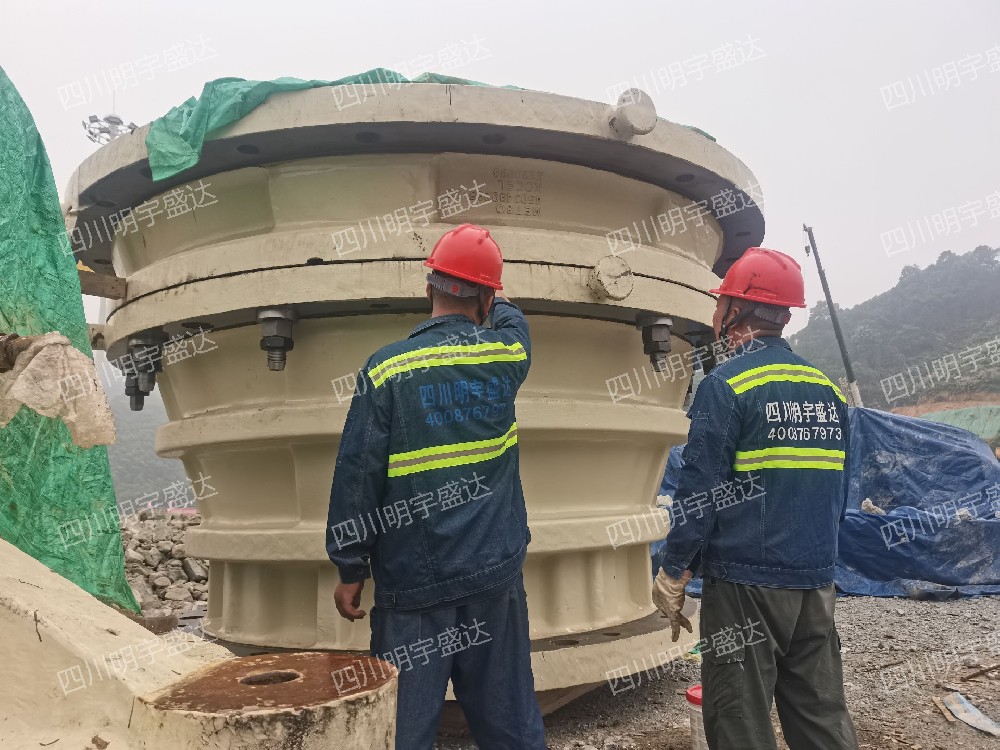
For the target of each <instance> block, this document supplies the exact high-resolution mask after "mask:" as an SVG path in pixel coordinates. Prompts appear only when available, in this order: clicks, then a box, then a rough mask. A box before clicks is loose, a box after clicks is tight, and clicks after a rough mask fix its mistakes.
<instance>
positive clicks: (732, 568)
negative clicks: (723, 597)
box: [663, 337, 848, 589]
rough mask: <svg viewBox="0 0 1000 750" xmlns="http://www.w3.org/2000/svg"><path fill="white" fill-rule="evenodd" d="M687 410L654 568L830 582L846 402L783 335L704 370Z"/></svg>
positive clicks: (794, 582) (765, 581)
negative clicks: (661, 554)
mask: <svg viewBox="0 0 1000 750" xmlns="http://www.w3.org/2000/svg"><path fill="white" fill-rule="evenodd" d="M688 416H689V417H690V418H691V427H690V432H689V433H688V442H687V446H686V447H685V448H684V451H683V453H682V458H683V462H684V466H683V468H682V469H681V470H680V472H679V476H678V484H677V491H676V492H675V494H674V498H673V505H672V506H671V511H670V515H671V527H670V532H669V534H668V536H667V552H666V557H665V559H664V562H663V569H664V571H666V573H667V574H668V575H670V576H673V577H675V578H678V577H680V576H681V575H682V573H683V571H684V570H685V569H692V568H693V567H697V564H698V562H699V561H700V563H701V567H702V572H703V574H704V575H705V576H710V577H714V578H720V579H723V580H726V581H732V582H735V583H745V584H751V585H757V586H771V587H776V588H790V589H808V588H818V587H820V586H825V585H827V584H830V583H832V582H833V571H834V562H835V560H836V558H837V531H838V528H839V525H840V522H841V520H842V519H843V516H844V509H845V502H846V494H847V487H846V483H845V476H846V472H845V470H844V468H845V467H844V464H845V461H846V458H847V441H848V434H847V430H848V420H847V404H846V402H845V400H844V396H843V394H842V393H841V392H840V390H839V389H838V388H837V387H836V386H835V385H834V384H833V383H832V382H830V380H829V379H828V378H827V377H826V376H825V375H824V374H823V373H822V372H820V371H819V370H817V369H816V368H814V367H812V366H811V365H810V364H809V363H808V362H806V361H805V360H804V359H802V358H801V357H798V356H796V355H795V354H793V353H792V351H791V349H790V348H789V346H788V344H787V343H786V342H785V340H784V339H781V338H777V337H765V338H758V339H756V340H753V341H750V342H748V343H747V344H744V345H743V346H742V347H740V348H739V349H738V350H737V351H736V352H735V356H733V357H732V358H731V359H728V360H726V361H725V362H723V363H722V364H720V365H718V366H717V367H716V368H715V369H713V370H712V371H711V372H710V373H709V374H708V376H707V377H706V378H705V379H704V380H703V381H702V383H701V385H700V386H699V387H698V391H697V393H696V394H695V397H694V402H693V403H692V405H691V409H690V411H689V412H688Z"/></svg>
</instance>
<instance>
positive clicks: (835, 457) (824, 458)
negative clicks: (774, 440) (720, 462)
mask: <svg viewBox="0 0 1000 750" xmlns="http://www.w3.org/2000/svg"><path fill="white" fill-rule="evenodd" d="M844 459H845V454H844V451H837V450H828V449H826V448H792V447H775V448H763V449H761V450H756V451H736V460H735V461H734V463H733V470H734V471H754V470H756V469H833V470H835V471H843V470H844Z"/></svg>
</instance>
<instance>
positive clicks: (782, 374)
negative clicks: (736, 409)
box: [726, 364, 847, 404]
mask: <svg viewBox="0 0 1000 750" xmlns="http://www.w3.org/2000/svg"><path fill="white" fill-rule="evenodd" d="M726 382H727V383H728V384H729V385H730V387H731V388H732V389H733V391H734V392H735V393H737V394H739V393H746V392H747V391H749V390H750V389H752V388H756V387H758V386H761V385H764V384H765V383H815V384H816V385H825V386H829V387H830V388H832V389H833V392H834V393H836V394H837V398H839V399H840V400H841V401H843V402H844V403H845V404H846V403H847V399H846V398H844V394H843V393H841V391H840V389H839V388H838V387H837V386H836V385H834V384H833V382H832V381H831V380H830V379H829V378H828V377H827V376H826V375H824V374H823V373H822V371H820V370H817V369H816V368H815V367H808V366H806V365H785V364H781V365H764V366H763V367H755V368H754V369H752V370H747V371H746V372H741V373H740V374H739V375H737V376H735V377H732V378H729V379H728V380H727V381H726Z"/></svg>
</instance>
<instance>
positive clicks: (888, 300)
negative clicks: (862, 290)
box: [789, 245, 1000, 411]
mask: <svg viewBox="0 0 1000 750" xmlns="http://www.w3.org/2000/svg"><path fill="white" fill-rule="evenodd" d="M858 272H859V273H864V269H860V268H859V269H858ZM837 315H838V317H839V319H840V325H841V328H842V329H843V331H844V337H845V339H846V342H847V350H848V353H849V354H850V356H851V362H852V363H853V365H854V370H855V374H856V375H857V378H858V386H859V388H860V390H861V397H862V399H863V400H864V403H865V406H871V407H874V408H877V409H886V410H893V409H896V408H899V407H916V406H920V405H922V404H927V405H928V406H929V405H930V404H931V403H933V404H935V408H937V409H946V408H949V407H948V403H949V402H978V403H989V402H993V403H1000V250H998V249H996V248H990V247H987V246H985V245H983V246H980V247H977V248H976V249H975V250H973V251H972V252H970V253H966V254H965V255H956V254H955V253H952V252H947V251H946V252H943V253H941V255H940V256H939V257H938V259H937V261H936V262H935V263H934V264H933V265H931V266H928V267H927V268H925V269H923V270H921V269H920V268H918V267H917V266H906V267H905V268H903V269H902V272H901V273H900V276H899V281H898V282H897V283H896V286H894V287H893V288H892V289H890V290H889V291H887V292H884V293H883V294H880V295H878V296H876V297H873V298H872V299H870V300H868V301H866V302H862V303H861V304H858V305H855V306H854V307H852V308H849V309H843V308H841V307H840V306H839V305H838V306H837ZM789 341H790V343H791V344H792V346H793V347H794V349H795V351H796V352H797V353H798V354H800V355H801V356H803V357H805V358H806V359H808V360H810V361H811V362H812V363H813V364H815V365H816V366H817V367H819V368H820V369H822V370H823V371H824V372H826V373H827V375H829V376H830V377H831V378H833V379H834V380H835V381H839V379H840V378H842V377H844V376H845V373H844V366H843V361H842V360H841V357H840V351H839V349H838V348H837V340H836V338H835V337H834V335H833V327H832V325H831V324H830V313H829V309H828V308H827V305H826V302H825V301H824V302H820V303H819V304H817V305H816V306H815V307H814V308H813V309H812V310H811V311H810V313H809V323H808V325H807V326H806V327H805V328H803V329H802V330H801V331H800V332H799V333H797V334H795V335H793V336H791V337H790V339H789ZM987 342H993V343H992V344H991V345H989V346H988V345H987ZM916 411H920V410H919V409H916Z"/></svg>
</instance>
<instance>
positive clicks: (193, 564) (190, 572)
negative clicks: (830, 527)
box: [183, 557, 208, 583]
mask: <svg viewBox="0 0 1000 750" xmlns="http://www.w3.org/2000/svg"><path fill="white" fill-rule="evenodd" d="M183 567H184V572H185V573H187V577H188V578H190V579H191V580H192V581H196V582H197V583H204V582H205V581H207V580H208V571H206V570H205V568H203V567H202V565H201V563H199V562H198V561H197V560H192V559H191V558H190V557H185V558H184V561H183Z"/></svg>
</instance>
